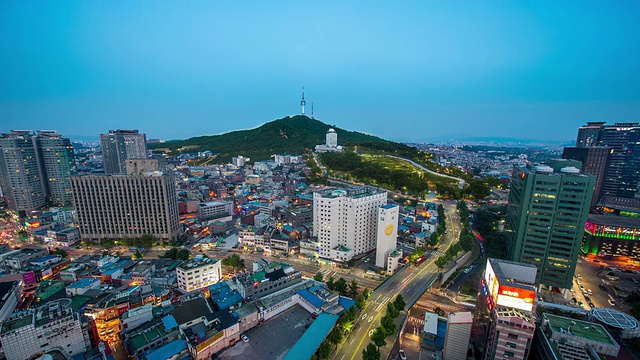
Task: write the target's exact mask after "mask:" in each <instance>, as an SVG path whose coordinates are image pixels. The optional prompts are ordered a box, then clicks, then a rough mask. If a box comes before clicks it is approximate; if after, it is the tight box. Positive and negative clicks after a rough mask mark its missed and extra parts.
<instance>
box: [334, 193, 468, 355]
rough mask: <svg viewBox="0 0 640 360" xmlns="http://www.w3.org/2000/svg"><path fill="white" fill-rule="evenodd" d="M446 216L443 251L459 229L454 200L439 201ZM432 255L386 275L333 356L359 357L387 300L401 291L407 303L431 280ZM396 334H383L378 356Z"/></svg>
mask: <svg viewBox="0 0 640 360" xmlns="http://www.w3.org/2000/svg"><path fill="white" fill-rule="evenodd" d="M443 205H444V207H445V214H446V217H447V230H448V231H447V233H446V234H445V235H444V236H443V238H442V243H441V244H440V249H441V251H446V250H447V249H448V248H449V246H451V245H452V244H453V243H455V241H457V240H458V236H459V232H460V219H459V216H458V212H457V210H456V203H455V202H443ZM435 259H436V257H435V256H433V255H431V256H430V257H429V258H428V259H427V261H425V262H424V263H423V264H421V265H420V266H417V267H416V266H414V265H412V264H407V265H406V266H405V268H404V269H400V270H399V271H398V273H396V274H395V275H394V276H393V277H392V278H390V279H388V280H387V281H386V282H385V283H383V284H382V285H381V286H380V287H379V288H377V289H375V291H373V293H372V294H371V298H370V300H369V303H368V304H367V306H366V307H365V309H364V310H363V311H362V312H361V313H360V317H359V318H358V320H357V322H356V325H355V327H354V330H352V331H351V333H350V334H349V335H348V336H347V338H346V340H345V341H344V343H342V345H341V346H340V347H339V348H338V350H337V352H336V354H335V356H334V357H333V359H337V360H345V359H349V360H353V359H355V358H358V359H360V358H361V357H362V349H363V348H365V347H366V346H367V345H368V343H369V336H371V334H372V333H373V330H374V329H375V328H376V327H377V326H379V325H380V318H381V317H382V316H383V315H384V314H385V313H386V307H387V303H388V302H389V301H393V299H394V298H395V297H396V295H398V294H402V296H403V297H404V299H405V302H406V303H407V307H411V306H412V305H413V304H414V303H415V302H416V301H417V300H418V299H419V298H420V296H422V294H423V293H424V292H425V291H426V290H427V289H428V288H429V287H430V286H431V285H432V284H433V282H434V281H435V280H436V278H437V277H438V272H439V271H438V268H437V267H436V266H435V264H434V262H435ZM396 336H397V333H396V335H394V336H393V337H388V338H387V342H388V344H387V346H385V347H383V348H381V349H380V352H381V358H382V359H386V358H387V357H388V355H389V353H390V352H391V351H393V349H394V347H392V346H391V344H392V343H393V339H395V338H396Z"/></svg>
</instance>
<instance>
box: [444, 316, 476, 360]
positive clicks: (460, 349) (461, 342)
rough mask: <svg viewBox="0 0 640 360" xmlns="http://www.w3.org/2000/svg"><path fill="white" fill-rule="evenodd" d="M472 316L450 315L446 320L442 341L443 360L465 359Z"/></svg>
mask: <svg viewBox="0 0 640 360" xmlns="http://www.w3.org/2000/svg"><path fill="white" fill-rule="evenodd" d="M471 325H473V315H472V314H471V313H470V312H468V311H467V312H458V313H450V314H449V316H448V319H447V335H446V337H445V339H444V350H443V355H442V358H443V359H444V360H456V359H466V358H467V351H469V346H468V345H469V340H470V339H471Z"/></svg>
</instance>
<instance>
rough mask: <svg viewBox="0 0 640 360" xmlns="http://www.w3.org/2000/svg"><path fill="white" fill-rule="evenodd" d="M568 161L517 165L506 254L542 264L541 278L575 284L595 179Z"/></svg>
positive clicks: (555, 284)
mask: <svg viewBox="0 0 640 360" xmlns="http://www.w3.org/2000/svg"><path fill="white" fill-rule="evenodd" d="M567 161H568V160H565V161H557V162H550V165H553V166H554V167H555V168H554V167H551V166H549V165H526V166H514V170H513V176H512V180H511V190H510V193H509V204H508V207H507V220H506V226H505V230H506V234H507V243H506V250H507V258H508V259H510V260H512V261H517V262H523V263H527V264H533V265H535V266H536V267H537V268H538V271H537V274H538V280H539V281H538V283H539V284H541V285H544V286H547V287H558V288H561V289H569V288H571V284H572V281H573V280H572V279H573V275H574V272H575V268H576V263H577V261H578V255H579V252H580V245H581V242H582V233H583V227H584V223H585V221H586V219H587V213H588V211H589V204H590V201H591V198H592V194H593V187H594V183H595V178H594V177H593V176H592V175H587V174H584V173H581V172H580V170H579V169H577V168H575V167H572V166H565V165H566V162H567Z"/></svg>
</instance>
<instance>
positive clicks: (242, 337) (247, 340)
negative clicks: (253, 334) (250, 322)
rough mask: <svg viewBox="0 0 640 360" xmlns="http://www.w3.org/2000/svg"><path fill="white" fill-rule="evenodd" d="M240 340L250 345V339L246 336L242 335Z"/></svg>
mask: <svg viewBox="0 0 640 360" xmlns="http://www.w3.org/2000/svg"><path fill="white" fill-rule="evenodd" d="M240 338H241V339H242V341H244V342H246V343H248V342H249V337H248V336H247V335H245V334H242V335H240Z"/></svg>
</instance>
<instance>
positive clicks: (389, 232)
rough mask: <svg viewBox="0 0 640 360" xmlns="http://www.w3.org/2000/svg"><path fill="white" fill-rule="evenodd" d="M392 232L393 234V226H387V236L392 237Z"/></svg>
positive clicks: (385, 230) (385, 231)
mask: <svg viewBox="0 0 640 360" xmlns="http://www.w3.org/2000/svg"><path fill="white" fill-rule="evenodd" d="M392 232H393V224H389V225H387V227H386V228H384V233H385V234H387V236H389V235H391V233H392Z"/></svg>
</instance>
